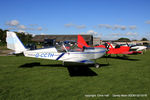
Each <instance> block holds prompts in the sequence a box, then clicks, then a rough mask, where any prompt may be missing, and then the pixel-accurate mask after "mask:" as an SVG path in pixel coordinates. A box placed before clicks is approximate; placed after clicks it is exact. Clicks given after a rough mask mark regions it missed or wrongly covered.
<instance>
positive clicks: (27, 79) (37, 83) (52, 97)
mask: <svg viewBox="0 0 150 100" xmlns="http://www.w3.org/2000/svg"><path fill="white" fill-rule="evenodd" d="M128 57H129V58H128V59H114V58H109V59H108V61H109V63H110V65H108V66H103V65H104V64H106V63H107V62H106V59H105V58H101V59H97V62H99V63H101V64H102V67H101V68H99V69H96V68H94V67H90V68H89V69H91V71H93V72H95V73H96V74H97V75H96V76H86V75H85V76H84V75H81V76H80V75H79V76H70V73H69V71H68V68H66V67H62V66H60V64H61V62H58V61H51V60H43V59H34V58H27V57H23V56H19V57H15V56H8V57H7V56H6V57H0V100H95V99H96V100H107V99H109V100H150V58H149V57H150V51H147V52H146V53H145V54H143V55H130V56H128ZM27 63H28V65H29V64H31V63H35V66H28V67H26V66H25V64H27ZM38 63H40V65H39V64H38ZM23 65H24V67H20V66H23ZM88 94H101V95H102V94H109V95H110V96H109V97H85V95H88ZM112 94H126V95H128V94H147V97H118V98H117V97H112Z"/></svg>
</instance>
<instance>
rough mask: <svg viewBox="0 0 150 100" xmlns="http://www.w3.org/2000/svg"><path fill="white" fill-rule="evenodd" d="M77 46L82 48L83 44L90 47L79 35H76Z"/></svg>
mask: <svg viewBox="0 0 150 100" xmlns="http://www.w3.org/2000/svg"><path fill="white" fill-rule="evenodd" d="M77 42H78V47H79V48H83V46H85V47H90V46H89V45H87V43H86V42H85V40H84V38H83V37H82V36H81V35H78V40H77Z"/></svg>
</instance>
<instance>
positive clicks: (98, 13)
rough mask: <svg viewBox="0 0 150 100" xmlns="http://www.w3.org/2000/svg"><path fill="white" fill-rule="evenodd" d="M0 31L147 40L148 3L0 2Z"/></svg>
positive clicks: (149, 23) (124, 0) (83, 0)
mask: <svg viewBox="0 0 150 100" xmlns="http://www.w3.org/2000/svg"><path fill="white" fill-rule="evenodd" d="M0 11H1V14H0V28H2V29H9V30H11V31H19V32H28V33H31V34H93V35H94V36H95V37H101V39H102V40H105V39H110V40H113V39H118V38H120V37H127V38H130V39H141V38H142V37H146V38H148V39H150V0H1V6H0Z"/></svg>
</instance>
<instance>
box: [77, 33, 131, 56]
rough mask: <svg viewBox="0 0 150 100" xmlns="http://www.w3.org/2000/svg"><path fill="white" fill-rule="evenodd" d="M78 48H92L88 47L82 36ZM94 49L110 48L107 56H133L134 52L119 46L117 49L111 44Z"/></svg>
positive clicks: (79, 36) (126, 47)
mask: <svg viewBox="0 0 150 100" xmlns="http://www.w3.org/2000/svg"><path fill="white" fill-rule="evenodd" d="M77 42H78V47H79V48H82V49H83V47H84V46H85V47H90V46H89V45H87V43H86V42H85V40H84V38H83V37H82V36H81V35H78V40H77ZM94 47H100V48H108V51H107V54H133V52H132V51H129V50H130V47H128V46H118V47H116V48H113V46H112V45H111V44H110V43H109V42H106V45H99V46H94Z"/></svg>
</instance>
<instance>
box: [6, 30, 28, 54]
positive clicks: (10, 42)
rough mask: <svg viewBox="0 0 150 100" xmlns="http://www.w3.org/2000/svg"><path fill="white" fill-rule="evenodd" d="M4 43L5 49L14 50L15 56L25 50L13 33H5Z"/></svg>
mask: <svg viewBox="0 0 150 100" xmlns="http://www.w3.org/2000/svg"><path fill="white" fill-rule="evenodd" d="M6 42H7V48H9V49H11V50H14V51H15V53H16V54H17V53H22V52H24V51H26V50H27V49H26V48H25V47H24V45H23V44H22V42H21V41H20V40H19V38H18V37H17V35H16V34H15V33H14V32H9V31H7V37H6Z"/></svg>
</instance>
